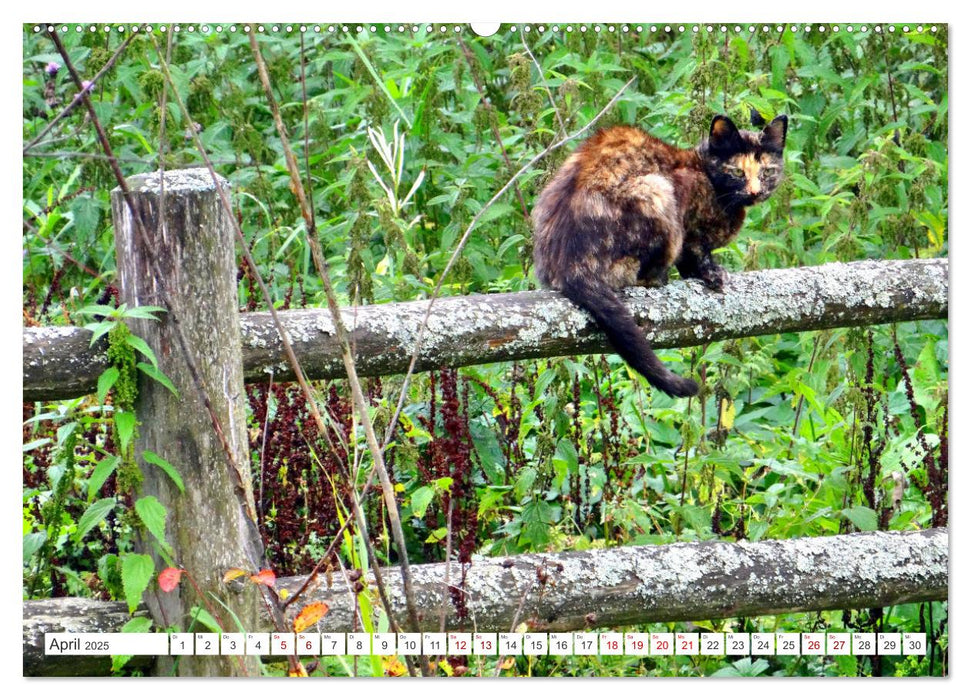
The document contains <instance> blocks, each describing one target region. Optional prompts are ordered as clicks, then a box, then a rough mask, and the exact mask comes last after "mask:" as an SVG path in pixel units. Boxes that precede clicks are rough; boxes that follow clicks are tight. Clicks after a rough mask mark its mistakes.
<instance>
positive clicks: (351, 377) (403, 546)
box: [249, 28, 426, 673]
mask: <svg viewBox="0 0 971 700" xmlns="http://www.w3.org/2000/svg"><path fill="white" fill-rule="evenodd" d="M249 38H250V49H251V50H252V52H253V57H254V60H255V62H256V67H257V71H258V73H259V76H260V82H261V83H262V84H263V89H264V92H265V93H266V96H267V100H268V102H269V104H270V108H271V110H272V112H273V120H274V122H275V124H276V128H277V133H278V135H279V137H280V143H281V145H282V146H283V153H284V159H285V160H286V163H287V169H288V171H289V173H290V181H291V184H292V185H293V191H294V193H295V195H296V197H297V201H298V202H299V204H300V210H301V212H302V214H303V217H304V221H305V222H306V225H307V242H308V244H309V245H310V253H311V257H312V258H313V261H314V266H315V267H316V268H317V274H318V275H319V276H320V279H321V282H322V283H323V287H324V294H325V296H326V299H327V306H328V308H329V309H330V312H331V316H332V318H333V323H334V330H335V335H336V336H337V340H338V342H339V344H340V346H341V355H342V359H343V362H344V369H345V371H346V372H347V379H348V384H349V385H350V388H351V395H352V397H353V400H354V405H355V407H356V409H357V411H358V414H359V416H360V421H361V425H362V427H363V428H364V435H365V439H366V441H367V446H368V450H369V452H370V453H371V458H372V461H373V467H374V468H375V469H376V470H377V474H378V479H379V481H380V483H381V491H382V494H383V496H384V501H385V505H386V508H387V514H388V521H389V525H390V527H391V533H392V535H393V537H394V539H395V547H396V549H397V550H398V557H399V563H400V568H401V580H402V584H403V588H404V593H405V606H406V608H407V612H408V618H409V624H410V625H411V628H412V629H414V630H417V629H419V622H418V609H417V607H416V606H415V596H414V590H413V586H412V580H411V571H410V567H409V564H408V549H407V543H406V542H405V537H404V531H403V529H402V527H401V516H400V514H399V513H398V504H397V501H396V497H395V491H394V486H393V485H392V483H391V478H390V476H389V474H388V470H387V467H386V465H385V463H384V453H383V450H382V448H381V446H380V445H378V441H377V436H376V435H375V432H374V424H373V423H372V422H371V418H370V416H369V415H368V411H367V402H366V401H365V398H364V392H363V390H362V389H361V382H360V380H359V379H358V376H357V369H356V367H355V365H354V358H353V356H352V354H351V346H350V342H349V340H348V337H349V335H348V333H347V329H346V328H345V326H344V321H343V318H342V317H341V312H340V307H339V305H338V302H337V295H336V293H335V292H334V287H333V284H332V283H331V279H330V272H329V268H328V265H327V261H326V260H325V259H324V255H323V250H322V249H321V246H320V241H319V240H318V238H317V230H316V225H315V223H314V217H313V213H312V212H311V210H310V205H309V202H308V200H307V197H306V194H305V192H304V188H303V183H302V181H301V178H300V171H299V167H298V166H297V162H296V158H295V157H294V155H293V149H292V148H291V147H290V142H289V139H288V138H287V133H286V128H285V127H284V125H283V119H282V118H281V116H280V109H279V106H278V105H277V103H276V100H275V99H274V97H273V89H272V85H271V83H270V77H269V74H268V72H267V70H266V64H265V62H264V61H263V56H262V53H261V52H260V47H259V44H258V43H257V41H256V34H255V32H254V31H253V29H252V28H250V32H249ZM351 495H352V504H353V505H354V507H355V509H356V510H358V511H359V504H358V503H357V502H356V501H357V494H356V489H352V491H351ZM358 519H359V520H360V523H359V525H360V526H366V523H365V521H364V519H363V514H360V512H358ZM366 532H367V531H366V529H363V528H362V537H364V539H365V542H367V537H366ZM373 568H374V569H375V571H374V575H375V582H376V583H377V584H378V592H379V594H380V595H381V598H382V601H383V603H384V604H385V607H386V612H387V614H388V616H389V617H391V615H392V611H391V607H390V602H389V600H388V598H387V591H386V590H385V588H384V586H383V585H382V583H381V576H380V572H379V570H378V569H379V567H377V566H374V567H373ZM421 666H422V672H423V673H424V671H425V666H426V664H425V663H424V661H422V664H421Z"/></svg>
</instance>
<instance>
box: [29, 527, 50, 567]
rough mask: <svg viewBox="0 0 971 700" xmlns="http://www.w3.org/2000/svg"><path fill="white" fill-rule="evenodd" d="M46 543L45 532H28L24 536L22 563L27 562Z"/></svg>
mask: <svg viewBox="0 0 971 700" xmlns="http://www.w3.org/2000/svg"><path fill="white" fill-rule="evenodd" d="M46 541H47V533H46V532H30V533H27V534H26V535H24V562H27V561H29V560H30V558H31V557H32V556H34V555H35V554H36V553H37V550H39V549H40V548H41V547H43V546H44V543H45V542H46Z"/></svg>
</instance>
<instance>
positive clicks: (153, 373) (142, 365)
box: [135, 362, 179, 398]
mask: <svg viewBox="0 0 971 700" xmlns="http://www.w3.org/2000/svg"><path fill="white" fill-rule="evenodd" d="M135 366H136V367H138V369H140V370H141V371H142V372H144V373H145V374H146V375H148V376H149V377H151V378H152V379H154V380H155V381H157V382H158V383H159V384H161V385H162V386H164V387H165V388H166V389H168V390H169V391H171V392H172V395H173V396H175V397H176V398H178V396H179V392H178V391H177V390H176V388H175V385H174V384H173V383H172V380H171V379H169V378H168V377H166V376H165V374H164V373H163V372H162V370H160V369H159V368H158V367H153V366H152V365H150V364H148V363H147V362H139V363H138V364H136V365H135Z"/></svg>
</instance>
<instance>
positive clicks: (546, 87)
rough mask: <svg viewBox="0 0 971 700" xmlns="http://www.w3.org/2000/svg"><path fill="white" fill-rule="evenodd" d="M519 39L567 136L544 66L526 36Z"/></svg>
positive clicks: (561, 135) (562, 134) (562, 132)
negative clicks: (530, 48)
mask: <svg viewBox="0 0 971 700" xmlns="http://www.w3.org/2000/svg"><path fill="white" fill-rule="evenodd" d="M519 38H520V39H522V42H523V48H524V49H526V53H528V54H529V57H530V58H531V59H533V65H534V66H536V70H537V72H538V73H539V81H540V82H541V83H542V84H543V89H544V90H546V96H547V97H549V98H550V107H552V108H553V114H555V115H556V121H558V122H559V124H560V137H563V136H566V122H564V121H563V116H562V115H561V114H560V110H559V108H558V107H557V106H556V100H554V99H553V91H552V90H550V86H549V83H547V82H546V76H545V75H544V74H543V66H541V65H540V63H539V61H537V60H536V56H534V55H533V52H532V51H530V50H529V44H527V43H526V34H525V33H520V35H519ZM618 38H619V36H618Z"/></svg>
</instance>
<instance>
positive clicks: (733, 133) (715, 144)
mask: <svg viewBox="0 0 971 700" xmlns="http://www.w3.org/2000/svg"><path fill="white" fill-rule="evenodd" d="M741 145H742V137H741V136H740V135H739V133H738V127H737V126H735V122H733V121H732V120H731V119H729V118H728V117H726V116H725V115H724V114H719V115H718V116H717V117H715V118H714V119H712V120H711V129H709V131H708V146H709V147H710V148H711V149H712V150H713V151H737V150H739V148H740V147H741Z"/></svg>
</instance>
